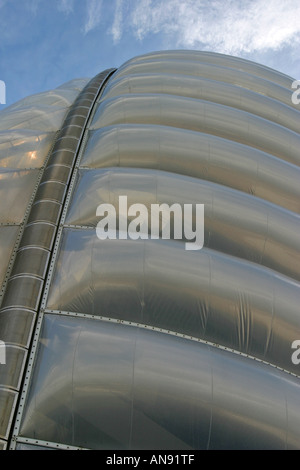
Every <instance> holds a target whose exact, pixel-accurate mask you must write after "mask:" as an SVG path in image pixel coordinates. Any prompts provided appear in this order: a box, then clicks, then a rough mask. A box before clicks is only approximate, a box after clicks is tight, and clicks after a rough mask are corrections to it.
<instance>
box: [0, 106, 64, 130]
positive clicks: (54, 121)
mask: <svg viewBox="0 0 300 470" xmlns="http://www.w3.org/2000/svg"><path fill="white" fill-rule="evenodd" d="M65 114H66V108H65V107H60V108H56V107H54V109H53V108H52V107H51V106H40V107H36V106H34V105H32V106H28V107H21V108H20V109H13V110H10V109H9V108H6V109H5V110H4V111H2V114H0V130H6V129H31V130H38V131H42V132H53V131H57V130H58V129H59V128H60V125H61V123H62V121H63V118H64V117H65Z"/></svg>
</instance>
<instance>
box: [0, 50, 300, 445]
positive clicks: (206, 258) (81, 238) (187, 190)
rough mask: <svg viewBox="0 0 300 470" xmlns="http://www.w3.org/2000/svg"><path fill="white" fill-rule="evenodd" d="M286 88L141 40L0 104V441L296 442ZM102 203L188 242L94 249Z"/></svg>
mask: <svg viewBox="0 0 300 470" xmlns="http://www.w3.org/2000/svg"><path fill="white" fill-rule="evenodd" d="M292 81H293V79H292V78H291V77H287V76H285V75H283V74H281V73H279V72H277V71H275V70H271V69H269V68H267V67H264V66H263V65H260V64H255V63H253V62H250V61H247V60H243V59H239V58H236V57H230V56H225V55H222V54H213V53H208V52H198V51H161V52H154V53H149V54H146V55H144V56H140V57H135V58H132V59H130V60H129V61H127V62H126V63H124V64H123V65H121V66H120V67H119V69H117V70H116V71H115V70H114V69H109V70H108V71H104V72H103V73H102V74H98V75H97V76H96V77H94V78H93V79H92V80H91V81H89V82H88V81H87V80H75V81H72V82H70V83H68V84H65V85H63V86H62V87H59V88H58V89H56V90H54V91H53V92H49V93H46V94H40V95H37V96H35V97H29V98H28V99H26V100H22V101H21V102H20V103H17V104H15V105H13V106H12V107H10V108H7V109H6V110H5V112H1V113H0V165H2V167H1V168H0V196H1V198H0V256H1V264H0V283H2V290H1V294H0V295H1V297H0V301H1V310H0V340H2V341H5V343H6V344H7V346H8V355H7V365H5V367H6V368H3V366H2V365H0V367H1V370H0V448H3V449H6V448H9V449H15V450H25V449H27V450H30V449H34V448H36V449H55V448H59V449H66V450H67V449H70V448H72V449H73V448H78V449H112V450H118V449H130V450H134V449H162V450H168V449H173V450H189V449H191V450H195V449H278V450H279V449H300V414H299V410H300V402H299V401H300V398H299V397H300V394H299V392H300V390H299V388H300V374H299V370H300V369H299V367H300V366H299V364H298V363H297V361H293V360H292V354H293V348H292V344H293V341H294V340H297V339H300V320H299V300H300V284H299V281H300V272H299V266H300V263H299V261H300V259H299V256H300V254H299V253H300V250H299V248H300V247H299V236H298V234H299V213H300V204H299V200H300V199H299V196H300V188H299V178H300V154H299V148H300V145H299V144H300V136H299V133H300V128H299V122H300V112H299V108H297V106H295V105H294V104H293V103H292V101H291V95H292V89H291V84H292ZM81 90H82V91H81ZM24 119H28V126H26V128H24V126H23V123H24ZM33 157H34V158H33ZM1 175H2V176H1ZM120 195H125V196H127V201H128V205H130V204H133V203H139V204H144V206H145V208H146V210H148V211H149V210H150V209H151V204H163V203H166V204H169V205H171V204H173V203H177V204H178V205H179V206H180V208H181V209H182V208H183V207H184V206H185V204H191V205H195V204H204V214H205V219H204V247H203V248H202V249H201V250H196V251H188V250H186V249H185V239H184V238H183V239H182V240H177V239H175V235H174V230H173V231H172V230H171V231H170V239H169V240H166V239H163V234H162V232H160V238H159V239H157V240H155V239H151V237H150V236H148V237H147V236H145V237H144V238H143V239H141V237H140V239H139V237H137V238H138V239H137V240H132V239H130V238H128V239H119V238H118V237H117V239H115V240H110V239H105V240H99V239H98V237H97V232H96V227H97V224H98V222H99V216H98V215H97V207H98V206H99V205H100V204H102V203H106V204H111V205H112V207H113V208H114V209H115V210H116V215H117V216H119V215H121V216H122V217H123V218H122V221H123V223H125V222H126V224H127V223H128V222H130V221H132V217H133V216H132V214H131V215H128V214H127V213H125V212H124V213H123V212H122V210H119V205H118V201H119V196H120ZM16 201H17V202H18V203H17V204H16ZM170 220H172V222H175V221H176V222H177V220H178V219H176V217H173V218H171V219H170ZM193 221H194V223H195V219H194V220H193ZM116 228H117V235H120V234H119V232H118V229H119V225H118V222H117V225H116ZM151 228H152V222H151V219H150V223H149V224H148V234H147V235H150V233H151ZM144 235H145V234H144ZM17 400H18V406H16V404H17Z"/></svg>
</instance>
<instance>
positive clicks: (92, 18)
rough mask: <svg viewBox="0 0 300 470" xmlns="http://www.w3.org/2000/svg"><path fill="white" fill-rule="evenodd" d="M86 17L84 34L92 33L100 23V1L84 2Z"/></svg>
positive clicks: (88, 0)
mask: <svg viewBox="0 0 300 470" xmlns="http://www.w3.org/2000/svg"><path fill="white" fill-rule="evenodd" d="M86 7H87V16H86V21H85V24H84V28H83V32H84V34H87V33H89V32H90V31H92V30H93V29H94V28H95V27H96V26H98V25H99V23H100V21H101V10H102V0H86Z"/></svg>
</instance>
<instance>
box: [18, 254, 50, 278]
mask: <svg viewBox="0 0 300 470" xmlns="http://www.w3.org/2000/svg"><path fill="white" fill-rule="evenodd" d="M49 257H50V252H49V251H47V250H44V249H43V248H36V247H30V248H22V249H20V250H19V252H18V255H17V259H16V261H15V263H14V267H13V269H12V272H11V277H13V276H19V275H20V274H31V275H33V276H38V277H41V278H43V277H44V276H45V274H46V269H47V265H48V261H49Z"/></svg>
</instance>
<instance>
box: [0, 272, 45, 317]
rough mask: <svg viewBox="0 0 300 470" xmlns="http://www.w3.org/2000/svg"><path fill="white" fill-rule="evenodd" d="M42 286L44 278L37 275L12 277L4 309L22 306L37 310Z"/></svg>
mask: <svg viewBox="0 0 300 470" xmlns="http://www.w3.org/2000/svg"><path fill="white" fill-rule="evenodd" d="M42 286H43V282H42V280H41V279H38V278H35V277H29V276H19V277H15V278H13V279H10V280H9V281H8V283H7V288H6V292H5V297H4V299H3V302H2V309H5V308H8V307H20V308H28V309H31V310H37V308H38V305H39V300H40V296H41V291H42ZM16 293H17V294H18V295H16Z"/></svg>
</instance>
